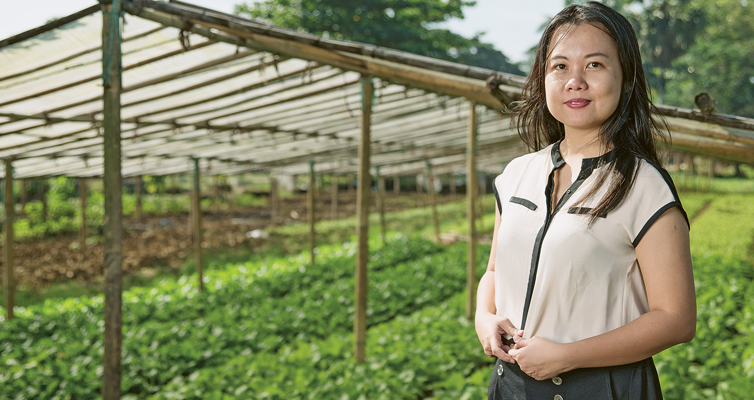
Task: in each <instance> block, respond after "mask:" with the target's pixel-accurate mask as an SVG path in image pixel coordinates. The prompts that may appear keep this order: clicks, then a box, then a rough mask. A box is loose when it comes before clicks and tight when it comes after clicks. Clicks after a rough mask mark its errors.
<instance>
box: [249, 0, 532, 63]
mask: <svg viewBox="0 0 754 400" xmlns="http://www.w3.org/2000/svg"><path fill="white" fill-rule="evenodd" d="M475 4H476V3H475V2H474V1H466V0H361V1H351V0H263V1H259V2H246V3H242V4H239V5H237V6H236V13H238V14H241V15H246V16H250V17H251V18H255V19H260V20H263V21H266V22H268V23H271V24H273V25H277V26H281V27H286V28H291V29H296V30H299V31H301V32H308V33H312V34H315V35H319V36H323V37H326V38H334V39H345V40H351V41H355V42H361V43H368V44H374V45H378V46H383V47H388V48H393V49H398V50H404V51H408V52H411V53H414V54H420V55H425V56H428V57H433V58H439V59H444V60H449V61H454V62H459V63H463V64H468V65H474V66H478V67H483V68H490V69H494V70H497V71H501V72H508V73H513V74H518V75H524V73H523V72H522V71H521V69H520V68H519V66H518V65H517V64H515V63H511V62H510V61H509V60H508V58H507V57H506V56H505V55H504V54H503V53H502V52H500V51H499V50H496V49H495V48H494V47H493V46H492V45H491V44H489V43H484V42H482V40H481V38H480V35H477V36H475V37H473V38H465V37H463V36H461V35H458V34H456V33H453V32H451V31H449V30H447V29H440V28H436V27H434V25H436V24H437V23H440V22H444V21H447V20H449V19H451V18H461V19H462V18H463V17H464V15H463V10H462V7H469V6H473V5H475Z"/></svg>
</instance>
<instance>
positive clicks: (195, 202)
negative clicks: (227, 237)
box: [191, 158, 204, 292]
mask: <svg viewBox="0 0 754 400" xmlns="http://www.w3.org/2000/svg"><path fill="white" fill-rule="evenodd" d="M199 174H200V172H199V159H198V158H195V159H194V189H193V191H192V192H191V200H192V202H191V209H192V214H193V218H192V219H191V220H192V222H193V228H194V229H193V231H194V256H195V257H196V273H197V274H198V275H199V291H200V292H203V291H204V254H203V251H202V238H203V235H202V209H201V191H200V188H199Z"/></svg>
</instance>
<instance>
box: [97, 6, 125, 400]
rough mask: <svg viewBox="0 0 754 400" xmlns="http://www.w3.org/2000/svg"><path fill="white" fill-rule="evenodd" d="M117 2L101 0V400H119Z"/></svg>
mask: <svg viewBox="0 0 754 400" xmlns="http://www.w3.org/2000/svg"><path fill="white" fill-rule="evenodd" d="M120 5H121V0H102V1H101V7H102V82H103V88H104V96H103V103H104V104H103V109H102V110H103V111H102V112H103V122H102V127H103V130H104V140H103V145H104V192H105V218H104V236H105V240H104V253H105V263H104V275H105V341H104V370H103V387H102V398H103V400H116V399H120V382H121V373H120V372H121V349H122V345H121V342H122V324H123V319H122V315H121V312H122V290H123V198H122V191H123V180H122V175H121V174H122V172H121V157H122V155H121V143H120V141H121V131H120V123H121V117H120V110H121V102H120V93H121V90H122V81H121V75H122V63H121V36H120V32H121V29H120V11H121V7H120Z"/></svg>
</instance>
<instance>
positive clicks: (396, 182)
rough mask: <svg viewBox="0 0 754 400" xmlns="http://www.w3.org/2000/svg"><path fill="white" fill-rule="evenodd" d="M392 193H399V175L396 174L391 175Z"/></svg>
mask: <svg viewBox="0 0 754 400" xmlns="http://www.w3.org/2000/svg"><path fill="white" fill-rule="evenodd" d="M393 193H395V194H401V176H400V175H396V176H394V177H393Z"/></svg>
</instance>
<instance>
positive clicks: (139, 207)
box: [134, 175, 144, 223]
mask: <svg viewBox="0 0 754 400" xmlns="http://www.w3.org/2000/svg"><path fill="white" fill-rule="evenodd" d="M134 181H135V182H136V183H135V189H136V221H137V222H138V223H141V221H142V220H143V219H144V213H143V205H144V203H143V199H142V197H141V175H139V176H137V177H136V178H134Z"/></svg>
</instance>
